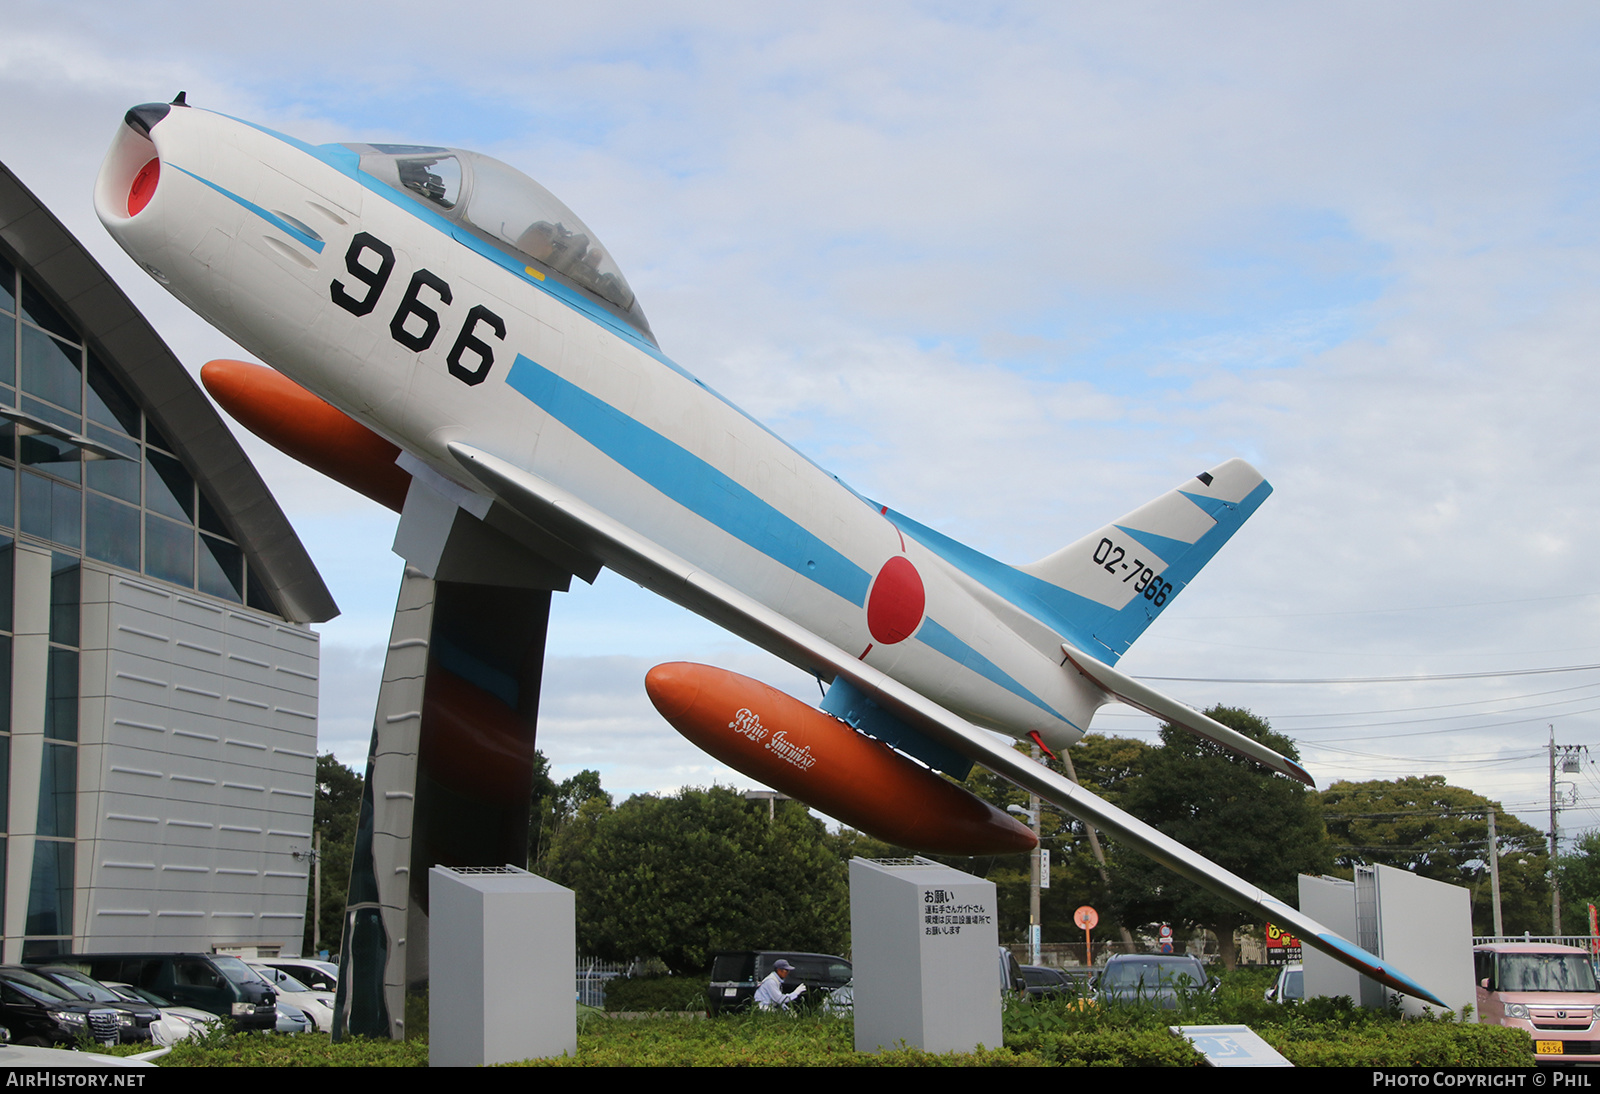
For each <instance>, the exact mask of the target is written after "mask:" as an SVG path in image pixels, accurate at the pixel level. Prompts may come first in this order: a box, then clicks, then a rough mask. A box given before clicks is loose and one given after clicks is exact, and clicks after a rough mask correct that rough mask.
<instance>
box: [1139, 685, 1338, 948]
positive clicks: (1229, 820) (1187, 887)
mask: <svg viewBox="0 0 1600 1094" xmlns="http://www.w3.org/2000/svg"><path fill="white" fill-rule="evenodd" d="M1206 713H1207V714H1208V715H1210V716H1211V717H1212V718H1215V719H1216V720H1217V721H1219V722H1221V723H1222V724H1223V725H1225V726H1228V727H1230V728H1232V729H1235V730H1238V731H1239V732H1240V733H1243V734H1244V735H1245V736H1247V737H1251V738H1253V739H1255V740H1258V741H1261V742H1263V743H1265V744H1267V745H1268V746H1270V747H1271V748H1273V749H1275V750H1276V751H1278V752H1281V753H1283V754H1284V755H1286V756H1289V757H1291V758H1294V757H1296V755H1297V754H1296V751H1295V747H1294V742H1293V741H1291V740H1289V738H1287V737H1284V736H1282V735H1281V734H1278V733H1274V732H1273V731H1272V729H1271V727H1270V726H1268V725H1267V723H1266V722H1265V721H1264V720H1262V719H1260V718H1257V717H1256V716H1255V715H1253V714H1251V713H1250V712H1249V711H1247V710H1238V709H1235V708H1233V707H1222V706H1218V707H1213V708H1212V709H1210V710H1208V711H1206ZM1161 742H1162V747H1161V748H1158V749H1151V750H1150V751H1149V752H1148V753H1146V754H1144V755H1143V756H1142V757H1139V758H1138V759H1139V761H1140V762H1139V763H1137V765H1133V764H1130V771H1129V774H1128V776H1126V777H1125V778H1124V780H1123V782H1122V783H1121V786H1120V798H1121V802H1120V804H1121V806H1122V808H1124V809H1126V810H1128V811H1129V812H1130V813H1132V814H1134V815H1135V816H1137V817H1139V818H1140V819H1142V820H1144V821H1146V822H1148V823H1150V824H1151V825H1153V826H1155V827H1156V828H1158V829H1160V830H1161V831H1162V832H1164V833H1166V834H1167V835H1169V836H1171V837H1172V838H1173V839H1176V840H1177V841H1179V842H1180V843H1182V844H1184V845H1185V846H1187V847H1190V848H1193V849H1194V850H1196V851H1198V852H1200V853H1201V854H1203V855H1205V856H1206V857H1207V858H1209V859H1211V861H1213V862H1215V863H1217V864H1218V865H1219V866H1222V867H1223V868H1224V869H1227V870H1231V871H1232V872H1234V873H1236V874H1238V875H1240V876H1241V877H1244V878H1248V879H1249V880H1250V881H1252V882H1254V883H1255V884H1256V885H1259V886H1260V887H1261V888H1263V889H1265V890H1266V891H1267V892H1269V893H1272V894H1273V895H1275V896H1278V897H1280V898H1283V899H1285V900H1288V901H1290V902H1291V903H1292V902H1294V900H1295V898H1296V895H1297V890H1298V887H1299V886H1298V880H1297V879H1298V877H1299V875H1300V874H1305V873H1309V874H1320V873H1323V872H1325V871H1326V870H1327V869H1328V867H1329V865H1330V863H1331V862H1332V853H1331V850H1330V847H1329V844H1328V837H1327V833H1326V832H1325V831H1324V830H1323V825H1322V818H1321V815H1320V805H1321V803H1320V802H1319V801H1318V799H1317V797H1316V795H1315V794H1314V793H1308V792H1307V788H1306V787H1305V786H1303V785H1301V784H1300V783H1298V782H1295V781H1293V780H1292V779H1287V778H1284V777H1283V776H1281V775H1275V774H1273V773H1272V772H1270V771H1268V770H1266V769H1265V768H1263V767H1262V766H1261V765H1259V764H1257V763H1256V762H1255V761H1253V760H1250V759H1246V758H1245V757H1243V756H1239V755H1238V754H1236V753H1234V752H1231V751H1229V750H1227V749H1224V748H1222V747H1220V746H1218V745H1214V744H1212V743H1211V742H1209V741H1206V740H1203V739H1201V738H1199V737H1196V736H1195V735H1194V734H1192V733H1189V732H1188V731H1187V730H1183V729H1179V728H1177V727H1174V726H1171V725H1164V726H1162V727H1161ZM1141 768H1142V770H1141ZM1119 862H1120V865H1119V869H1118V871H1117V882H1118V890H1119V896H1120V903H1121V905H1122V909H1123V914H1124V915H1126V916H1127V917H1129V919H1130V920H1131V921H1133V922H1139V923H1152V922H1164V923H1171V924H1175V925H1177V924H1181V925H1184V926H1192V927H1202V928H1205V929H1207V930H1210V931H1211V932H1212V933H1214V934H1215V935H1216V937H1217V948H1218V952H1219V955H1220V956H1221V958H1222V962H1223V965H1224V966H1225V967H1226V968H1230V969H1231V968H1233V966H1234V963H1235V959H1236V954H1235V950H1234V944H1233V935H1234V931H1236V930H1237V929H1239V928H1240V927H1242V926H1245V925H1247V924H1250V923H1253V922H1254V916H1253V914H1252V913H1250V912H1247V911H1244V910H1243V909H1240V908H1238V907H1237V906H1235V905H1234V904H1232V903H1230V902H1228V901H1225V900H1223V899H1222V898H1221V897H1217V896H1213V895H1212V894H1211V893H1209V892H1207V891H1206V890H1204V889H1201V888H1200V887H1199V886H1197V885H1195V884H1194V883H1192V882H1189V881H1186V880H1184V879H1182V878H1178V877H1176V876H1174V875H1173V874H1172V873H1171V872H1170V871H1168V870H1166V869H1165V868H1163V867H1161V866H1158V865H1156V864H1155V863H1154V862H1152V861H1151V860H1149V859H1147V858H1145V857H1144V856H1143V855H1136V854H1126V853H1124V854H1122V855H1120V856H1119Z"/></svg>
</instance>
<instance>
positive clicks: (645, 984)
mask: <svg viewBox="0 0 1600 1094" xmlns="http://www.w3.org/2000/svg"><path fill="white" fill-rule="evenodd" d="M708 982H709V981H708V979H700V978H698V977H687V976H619V977H617V978H616V979H615V980H609V981H607V982H606V1010H608V1011H646V1012H654V1011H658V1010H665V1011H674V1012H677V1011H695V1012H703V1011H704V1010H705V1009H706V987H707V984H708Z"/></svg>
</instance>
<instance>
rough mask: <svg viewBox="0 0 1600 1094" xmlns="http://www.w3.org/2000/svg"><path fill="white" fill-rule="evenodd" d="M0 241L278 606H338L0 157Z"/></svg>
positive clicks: (171, 361)
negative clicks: (139, 416)
mask: <svg viewBox="0 0 1600 1094" xmlns="http://www.w3.org/2000/svg"><path fill="white" fill-rule="evenodd" d="M0 240H3V241H4V243H5V244H6V246H7V247H8V248H9V249H10V250H11V251H12V252H13V253H14V254H15V256H16V258H17V259H18V260H20V261H21V263H22V265H23V266H24V267H25V273H26V274H27V276H28V277H29V279H30V280H31V281H32V282H33V283H34V284H35V285H36V286H37V287H38V288H39V289H40V290H41V292H42V293H43V294H44V295H45V296H47V297H48V298H49V300H50V303H51V304H53V305H55V306H56V307H58V308H59V309H60V310H61V312H62V313H63V314H64V315H65V316H66V317H67V318H69V319H71V320H73V321H75V322H76V323H77V325H78V327H79V328H80V329H81V330H82V332H83V335H84V337H85V339H86V340H87V341H88V342H89V343H91V344H92V345H93V346H94V347H95V348H96V349H98V350H99V351H100V352H101V353H102V354H103V355H104V358H105V360H106V363H107V366H108V368H109V369H110V370H111V371H112V372H114V373H115V374H116V377H117V379H118V380H120V381H121V382H122V383H123V384H124V385H125V386H126V387H127V388H128V389H129V391H131V392H132V393H134V395H135V397H136V398H137V399H138V401H139V403H140V404H141V406H142V407H143V409H144V412H145V414H146V415H147V416H148V418H149V419H150V420H151V421H153V422H154V423H155V425H156V426H158V427H159V428H160V430H161V431H162V432H163V433H164V434H165V435H166V437H168V438H170V444H171V445H172V446H173V447H174V448H175V449H176V450H177V455H178V456H179V457H180V458H181V459H182V460H183V462H184V464H185V465H186V466H187V467H188V469H189V471H190V473H191V474H192V475H193V476H194V478H195V480H196V482H197V484H198V485H199V486H200V488H201V490H202V492H203V494H204V495H206V496H208V497H209V498H210V499H211V501H212V503H213V504H215V505H216V506H217V507H218V508H219V509H220V510H221V511H222V512H221V516H222V518H223V520H224V521H225V522H226V523H227V525H228V526H229V527H230V528H231V530H232V532H233V535H234V538H235V539H236V540H237V542H238V544H239V547H240V548H241V549H242V550H243V551H244V554H245V557H246V559H247V560H248V564H249V567H250V572H251V573H252V574H253V575H254V576H255V577H256V578H257V579H258V580H259V582H260V585H261V587H262V588H263V589H264V590H265V592H266V593H267V595H268V596H270V597H271V599H272V600H273V602H274V603H275V604H276V605H277V608H278V612H279V614H281V615H282V616H283V617H284V618H285V619H288V620H291V621H293V622H298V623H317V622H322V621H324V620H327V619H331V618H333V617H334V616H335V615H337V614H339V608H338V605H336V604H335V603H334V600H333V596H332V594H331V593H329V592H328V588H327V586H326V585H324V584H323V582H322V578H321V576H320V575H319V574H318V573H317V569H316V567H315V566H314V565H313V564H312V561H311V556H310V555H308V554H307V553H306V549H305V547H304V545H302V544H301V542H300V538H299V537H298V536H297V535H295V532H294V529H293V528H292V527H291V526H290V524H289V520H288V518H287V517H285V516H284V515H283V510H282V509H280V508H279V507H278V503H277V501H276V500H275V499H274V498H273V496H272V494H271V493H270V492H269V491H268V490H267V486H266V483H265V482H263V481H262V479H261V475H260V474H259V473H258V472H257V471H256V469H255V466H254V465H253V464H252V463H251V462H250V460H249V458H248V457H247V456H246V455H245V454H244V450H243V449H242V448H240V447H239V443H238V441H237V440H235V439H234V436H233V434H232V432H230V430H229V429H228V427H227V425H226V424H225V423H224V422H223V420H222V417H221V415H220V414H218V412H217V411H216V409H215V408H214V407H213V406H212V405H211V402H210V400H208V399H207V398H206V396H205V394H204V393H203V392H202V391H201V389H200V386H199V385H198V384H197V383H196V382H195V381H194V379H193V377H191V376H190V375H189V373H188V371H187V370H186V369H185V368H184V367H183V365H182V364H180V363H179V361H178V359H177V357H175V356H174V355H173V353H172V351H171V350H170V349H168V348H167V345H166V343H165V342H163V341H162V340H161V337H160V336H159V335H158V334H156V332H155V330H154V329H153V328H152V327H151V326H150V324H149V323H148V322H146V321H145V319H144V317H143V316H142V315H140V314H139V312H138V310H137V309H136V308H135V307H134V306H133V304H132V302H131V301H129V300H128V298H127V296H125V295H124V294H123V292H122V290H121V289H120V288H118V287H117V285H116V283H115V282H113V281H112V280H111V278H110V276H109V275H108V274H107V273H106V272H105V270H103V269H102V268H101V267H100V264H99V263H98V262H96V261H95V260H94V258H93V257H91V256H90V254H89V252H88V251H86V250H84V248H83V246H82V245H81V244H79V242H78V241H77V240H76V239H75V238H73V236H72V234H71V233H70V232H68V231H67V229H66V228H65V227H64V226H63V225H62V224H61V222H60V221H59V220H57V219H56V218H55V216H54V215H53V214H52V213H51V212H50V211H49V210H48V209H46V208H45V207H44V205H43V204H42V203H40V201H39V199H38V198H36V197H34V195H33V194H32V193H31V192H30V191H29V190H28V188H27V187H25V186H24V185H23V184H22V183H21V182H20V181H19V180H18V179H17V177H16V176H15V175H13V174H12V173H11V171H10V170H9V169H8V168H7V167H6V166H5V165H4V164H0Z"/></svg>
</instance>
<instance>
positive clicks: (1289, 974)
mask: <svg viewBox="0 0 1600 1094" xmlns="http://www.w3.org/2000/svg"><path fill="white" fill-rule="evenodd" d="M1305 968H1306V967H1305V966H1304V965H1301V964H1299V963H1295V964H1293V965H1285V966H1284V967H1283V968H1281V969H1279V970H1278V979H1277V980H1275V981H1274V982H1273V984H1272V987H1270V988H1268V989H1267V1002H1269V1003H1297V1002H1299V1001H1300V1000H1302V999H1304V998H1305V997H1306V971H1305Z"/></svg>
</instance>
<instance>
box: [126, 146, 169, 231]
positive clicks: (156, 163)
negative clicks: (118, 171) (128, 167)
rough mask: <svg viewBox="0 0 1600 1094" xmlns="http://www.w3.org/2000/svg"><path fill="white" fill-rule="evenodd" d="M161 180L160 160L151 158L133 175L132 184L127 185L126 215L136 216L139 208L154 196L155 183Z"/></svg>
mask: <svg viewBox="0 0 1600 1094" xmlns="http://www.w3.org/2000/svg"><path fill="white" fill-rule="evenodd" d="M160 181H161V160H160V159H153V160H151V161H150V162H149V163H147V164H145V165H144V166H143V167H141V168H139V173H138V174H137V175H135V176H133V185H132V186H130V187H128V215H129V216H130V217H136V216H138V215H139V210H141V209H143V208H144V207H145V206H146V205H149V204H150V199H151V198H153V197H155V194H156V183H158V182H160Z"/></svg>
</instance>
